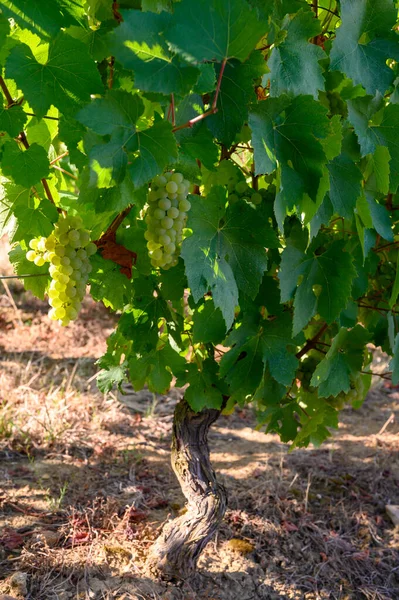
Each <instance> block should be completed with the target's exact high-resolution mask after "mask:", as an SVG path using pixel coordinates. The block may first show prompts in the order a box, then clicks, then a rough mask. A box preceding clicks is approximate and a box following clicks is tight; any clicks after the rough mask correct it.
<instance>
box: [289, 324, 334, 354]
mask: <svg viewBox="0 0 399 600" xmlns="http://www.w3.org/2000/svg"><path fill="white" fill-rule="evenodd" d="M327 328H328V325H327V323H324V325H323V326H322V327H320V329H319V331H318V332H317V333H316V334H315V335H314V336H313V337H312V338H311V339H310V340H308V341H307V342H306V344H305V345H304V347H303V348H302V349H301V350H299V352H297V353H296V357H297V358H298V359H300V358H302V356H304V355H305V354H306V353H307V352H309V350H313V349H314V348H315V347H316V344H317V341H318V339H319V338H320V337H321V336H322V335H323V333H324V332H325V331H326V329H327Z"/></svg>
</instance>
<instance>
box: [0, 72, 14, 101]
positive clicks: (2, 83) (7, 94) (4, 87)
mask: <svg viewBox="0 0 399 600" xmlns="http://www.w3.org/2000/svg"><path fill="white" fill-rule="evenodd" d="M0 87H1V89H2V90H3V94H4V95H5V97H6V100H7V108H10V107H11V106H12V105H13V104H15V102H14V100H13V99H12V96H11V94H10V92H9V91H8V87H7V85H6V82H5V81H4V79H3V78H2V77H1V76H0Z"/></svg>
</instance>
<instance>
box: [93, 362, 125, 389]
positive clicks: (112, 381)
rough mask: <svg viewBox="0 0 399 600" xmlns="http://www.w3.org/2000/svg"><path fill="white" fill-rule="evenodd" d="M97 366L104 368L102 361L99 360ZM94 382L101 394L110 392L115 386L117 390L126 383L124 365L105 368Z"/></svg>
mask: <svg viewBox="0 0 399 600" xmlns="http://www.w3.org/2000/svg"><path fill="white" fill-rule="evenodd" d="M103 358H104V357H103ZM99 364H100V366H102V365H103V366H104V367H105V365H104V360H102V359H100V361H99ZM96 381H97V385H98V389H99V390H100V392H102V393H103V394H105V393H107V392H110V391H111V390H112V388H113V387H114V386H115V385H116V386H117V387H118V388H119V387H120V386H121V385H122V383H123V382H124V381H126V364H122V365H110V366H107V367H106V368H104V370H103V371H100V373H99V374H98V375H97V380H96Z"/></svg>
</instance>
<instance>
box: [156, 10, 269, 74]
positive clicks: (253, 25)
mask: <svg viewBox="0 0 399 600" xmlns="http://www.w3.org/2000/svg"><path fill="white" fill-rule="evenodd" d="M267 29H268V24H267V22H266V21H263V20H262V19H259V17H258V13H257V11H256V10H254V9H252V8H251V7H250V6H249V4H247V2H246V1H245V0H214V1H213V2H208V0H182V2H180V3H178V4H176V5H175V12H174V15H173V19H172V20H171V26H170V29H169V30H168V31H167V32H166V34H165V37H166V38H167V40H168V41H169V42H170V43H171V44H172V46H173V47H174V48H176V49H177V50H178V51H179V52H181V53H182V55H183V56H185V57H186V56H189V57H191V58H192V60H194V61H198V62H202V61H205V60H209V61H211V60H218V61H222V60H223V59H225V58H237V59H238V60H241V61H243V60H245V59H246V58H247V57H248V56H249V54H250V53H251V51H252V50H253V49H254V48H255V46H256V44H257V43H258V41H259V40H260V38H261V37H262V35H263V34H264V33H266V31H267Z"/></svg>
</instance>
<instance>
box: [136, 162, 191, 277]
mask: <svg viewBox="0 0 399 600" xmlns="http://www.w3.org/2000/svg"><path fill="white" fill-rule="evenodd" d="M189 188H190V182H189V181H187V179H184V177H183V175H182V174H181V173H169V172H168V173H165V174H164V175H159V176H158V177H156V178H155V179H154V181H153V183H152V185H151V190H150V192H149V193H148V204H149V206H148V209H147V214H146V217H145V222H146V224H147V231H146V232H145V234H144V236H145V239H146V240H147V248H148V253H149V255H150V258H151V264H152V266H153V267H162V268H163V269H169V268H170V267H173V266H174V265H176V264H177V259H178V255H179V246H180V244H181V242H182V239H183V228H184V227H185V224H186V221H187V211H189V210H190V208H191V204H190V202H189V200H187V195H188V191H189Z"/></svg>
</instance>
